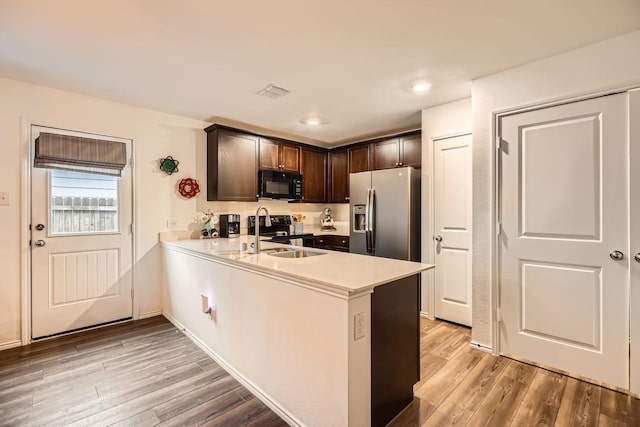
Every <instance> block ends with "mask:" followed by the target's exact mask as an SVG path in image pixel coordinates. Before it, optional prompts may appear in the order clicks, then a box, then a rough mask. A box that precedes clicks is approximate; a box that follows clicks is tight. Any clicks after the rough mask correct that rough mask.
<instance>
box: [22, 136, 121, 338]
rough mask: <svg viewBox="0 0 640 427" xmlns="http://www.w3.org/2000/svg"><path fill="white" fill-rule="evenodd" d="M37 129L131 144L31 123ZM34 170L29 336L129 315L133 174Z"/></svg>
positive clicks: (99, 322) (68, 329)
mask: <svg viewBox="0 0 640 427" xmlns="http://www.w3.org/2000/svg"><path fill="white" fill-rule="evenodd" d="M41 133H51V134H64V135H68V136H75V137H82V138H93V139H100V140H103V141H105V140H106V141H113V142H118V143H124V144H125V146H126V159H129V158H130V157H131V141H130V140H123V139H118V138H108V137H104V136H94V135H87V134H82V133H77V132H69V131H61V130H58V129H51V128H45V127H39V126H32V128H31V140H32V144H33V143H34V142H35V140H36V138H38V137H39V136H40V134H41ZM121 173H122V175H121V176H120V177H118V176H109V175H104V174H101V173H85V172H77V171H69V170H59V169H50V168H41V167H32V188H31V263H32V265H31V281H32V283H31V284H32V286H31V287H32V290H31V294H32V295H31V296H32V300H31V302H32V337H33V338H34V339H35V338H42V337H46V336H50V335H54V334H58V333H63V332H68V331H73V330H76V329H80V328H85V327H89V326H94V325H99V324H103V323H107V322H112V321H116V320H121V319H126V318H130V317H131V316H132V275H133V273H132V234H131V224H132V178H131V175H132V173H131V169H130V167H128V166H126V167H125V168H124V169H123V170H122V172H121Z"/></svg>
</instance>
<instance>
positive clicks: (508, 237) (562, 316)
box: [499, 94, 629, 388]
mask: <svg viewBox="0 0 640 427" xmlns="http://www.w3.org/2000/svg"><path fill="white" fill-rule="evenodd" d="M627 112H628V95H627V94H618V95H612V96H606V97H601V98H596V99H591V100H586V101H582V102H575V103H571V104H566V105H561V106H556V107H550V108H545V109H541V110H536V111H531V112H526V113H521V114H514V115H511V116H506V117H503V118H502V119H501V120H500V135H501V140H502V141H501V158H500V164H501V172H500V186H501V187H500V203H501V206H500V215H501V217H500V220H501V222H502V230H503V231H502V234H501V235H500V244H499V251H500V277H499V280H500V314H501V318H502V324H501V326H500V351H501V353H503V354H507V355H513V356H516V357H518V358H523V359H527V360H531V361H535V362H537V363H541V364H543V365H546V366H549V367H553V368H555V369H559V370H563V371H568V372H571V373H574V374H577V375H580V376H583V377H587V378H591V379H594V380H597V381H601V382H604V383H607V384H609V385H612V386H617V387H623V388H627V387H628V385H629V344H628V337H629V256H628V255H629V253H628V248H629V225H628V224H629V218H628V208H629V206H628V200H629V195H628V185H629V172H628V166H627V165H628V148H629V145H628V133H627V132H628V120H627ZM616 250H617V251H620V252H622V253H624V258H623V259H621V260H615V259H613V258H612V257H610V253H611V252H612V251H616ZM614 255H615V253H614Z"/></svg>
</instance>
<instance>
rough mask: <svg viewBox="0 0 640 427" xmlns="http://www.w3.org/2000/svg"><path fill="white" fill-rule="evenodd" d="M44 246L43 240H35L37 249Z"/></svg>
mask: <svg viewBox="0 0 640 427" xmlns="http://www.w3.org/2000/svg"><path fill="white" fill-rule="evenodd" d="M46 244H47V242H45V241H44V240H36V246H37V247H39V248H41V247H43V246H44V245H46Z"/></svg>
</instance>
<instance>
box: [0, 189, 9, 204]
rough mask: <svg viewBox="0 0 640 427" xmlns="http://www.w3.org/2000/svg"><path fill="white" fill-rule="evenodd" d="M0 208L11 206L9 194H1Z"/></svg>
mask: <svg viewBox="0 0 640 427" xmlns="http://www.w3.org/2000/svg"><path fill="white" fill-rule="evenodd" d="M0 206H9V193H7V192H0Z"/></svg>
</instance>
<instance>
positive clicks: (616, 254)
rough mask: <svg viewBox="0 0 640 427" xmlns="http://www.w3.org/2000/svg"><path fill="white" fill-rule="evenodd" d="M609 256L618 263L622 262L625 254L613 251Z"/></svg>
mask: <svg viewBox="0 0 640 427" xmlns="http://www.w3.org/2000/svg"><path fill="white" fill-rule="evenodd" d="M609 256H610V257H611V259H613V260H616V261H621V260H622V259H623V258H624V254H623V253H622V252H620V251H611V252H610V253H609Z"/></svg>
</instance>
